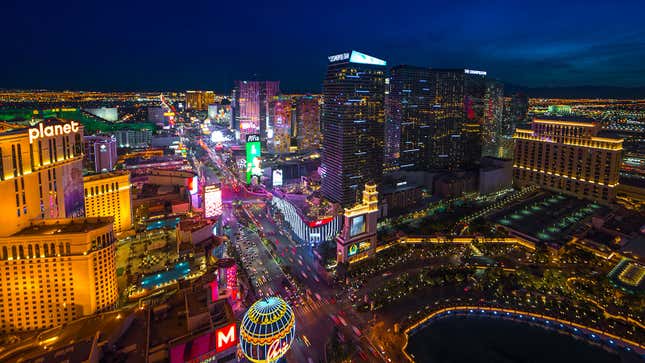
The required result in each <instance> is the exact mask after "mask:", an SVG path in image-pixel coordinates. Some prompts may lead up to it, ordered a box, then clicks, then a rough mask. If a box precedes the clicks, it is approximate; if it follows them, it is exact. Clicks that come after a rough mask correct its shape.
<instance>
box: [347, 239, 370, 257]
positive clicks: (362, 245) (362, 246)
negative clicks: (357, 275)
mask: <svg viewBox="0 0 645 363" xmlns="http://www.w3.org/2000/svg"><path fill="white" fill-rule="evenodd" d="M371 246H372V244H371V243H370V241H369V240H365V241H361V242H358V243H353V244H352V245H350V246H349V249H348V250H347V256H354V255H355V254H357V253H361V252H365V251H367V250H369V249H370V247H371Z"/></svg>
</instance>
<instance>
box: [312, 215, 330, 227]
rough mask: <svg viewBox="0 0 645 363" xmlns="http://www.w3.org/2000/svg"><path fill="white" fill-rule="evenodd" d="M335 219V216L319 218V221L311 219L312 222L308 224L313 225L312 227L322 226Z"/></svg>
mask: <svg viewBox="0 0 645 363" xmlns="http://www.w3.org/2000/svg"><path fill="white" fill-rule="evenodd" d="M333 220H334V217H328V218H323V219H320V220H317V221H311V222H309V223H307V224H308V225H309V227H312V228H313V227H320V226H322V225H325V224H327V223H329V222H331V221H333Z"/></svg>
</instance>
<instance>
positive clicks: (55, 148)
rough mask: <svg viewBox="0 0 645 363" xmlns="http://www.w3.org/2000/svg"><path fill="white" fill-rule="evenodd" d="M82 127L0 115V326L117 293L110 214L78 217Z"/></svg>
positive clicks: (28, 326)
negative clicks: (18, 121)
mask: <svg viewBox="0 0 645 363" xmlns="http://www.w3.org/2000/svg"><path fill="white" fill-rule="evenodd" d="M82 139H83V128H82V126H81V125H80V124H78V123H77V122H74V121H72V122H69V123H67V122H63V121H61V120H58V119H48V120H45V121H43V122H41V123H39V124H37V125H34V126H32V127H25V126H22V125H15V124H9V123H0V195H2V198H0V206H1V208H2V211H3V213H2V219H3V223H0V274H1V275H2V277H1V278H0V333H12V332H19V331H25V330H36V329H42V328H48V327H53V326H57V325H61V324H63V323H66V322H68V321H71V320H74V319H77V318H79V317H82V316H84V315H88V314H93V313H95V312H99V311H104V310H108V309H110V308H111V307H113V306H114V305H115V303H116V301H117V297H118V288H117V283H116V266H115V245H114V241H115V238H114V233H113V230H112V228H113V227H112V225H113V218H112V217H101V218H83V217H84V215H85V200H84V192H83V176H82V170H83V142H82Z"/></svg>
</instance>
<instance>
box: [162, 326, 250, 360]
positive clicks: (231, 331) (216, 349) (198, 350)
mask: <svg viewBox="0 0 645 363" xmlns="http://www.w3.org/2000/svg"><path fill="white" fill-rule="evenodd" d="M237 342H238V335H237V329H236V326H235V323H230V324H228V325H226V326H224V327H221V328H218V329H215V330H211V331H209V332H207V333H206V334H203V335H201V336H198V337H197V338H194V339H192V340H190V341H187V342H184V343H181V344H178V345H175V346H173V347H171V348H170V363H184V362H190V363H193V362H194V363H197V362H204V361H215V359H213V358H214V357H215V355H216V354H218V353H221V352H223V351H225V350H227V349H229V348H233V347H235V346H236V345H237Z"/></svg>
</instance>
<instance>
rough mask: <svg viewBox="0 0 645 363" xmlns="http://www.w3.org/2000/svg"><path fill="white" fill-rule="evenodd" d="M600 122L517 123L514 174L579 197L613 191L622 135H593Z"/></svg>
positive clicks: (602, 196)
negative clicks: (519, 126)
mask: <svg viewBox="0 0 645 363" xmlns="http://www.w3.org/2000/svg"><path fill="white" fill-rule="evenodd" d="M599 130H600V125H599V124H597V123H590V122H589V123H587V122H570V121H560V120H539V119H536V120H533V123H532V129H531V130H525V129H516V130H515V134H514V135H513V139H515V159H514V163H513V179H514V183H515V184H516V185H517V186H520V187H523V186H525V185H529V184H536V185H539V186H541V187H544V188H546V189H552V190H557V191H560V192H563V193H566V194H571V195H575V196H577V197H580V198H585V199H591V200H594V201H599V202H608V201H611V200H613V199H614V197H615V194H616V193H615V187H616V186H617V185H618V171H619V169H620V163H621V153H622V150H623V140H621V139H609V138H602V137H597V136H596V135H597V134H598V131H599Z"/></svg>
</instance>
